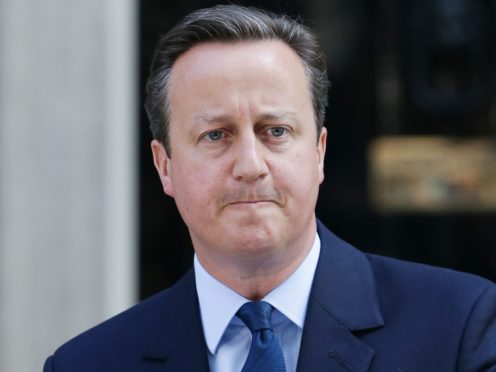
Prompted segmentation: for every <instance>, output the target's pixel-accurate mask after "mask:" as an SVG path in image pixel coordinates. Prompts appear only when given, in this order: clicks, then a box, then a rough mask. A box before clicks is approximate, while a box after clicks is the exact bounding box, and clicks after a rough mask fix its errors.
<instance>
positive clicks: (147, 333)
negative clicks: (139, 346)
mask: <svg viewBox="0 0 496 372" xmlns="http://www.w3.org/2000/svg"><path fill="white" fill-rule="evenodd" d="M168 292H169V293H168V296H169V297H168V298H167V300H166V301H164V304H163V306H159V307H158V311H155V312H154V313H153V314H150V316H149V318H148V319H147V322H146V324H147V327H145V328H146V329H143V339H144V340H146V341H145V342H144V343H143V352H142V357H143V365H144V368H143V370H144V371H145V370H146V371H195V372H196V371H198V372H208V371H209V366H208V358H207V347H206V345H205V338H204V336H203V329H202V325H201V318H200V314H199V305H198V298H197V295H196V285H195V278H194V273H193V270H190V271H189V272H188V273H187V274H186V275H185V276H184V277H183V278H182V279H181V280H180V281H179V282H178V283H177V284H176V285H174V286H173V287H172V288H170V289H169V290H168Z"/></svg>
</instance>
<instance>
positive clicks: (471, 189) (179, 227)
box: [0, 0, 496, 372]
mask: <svg viewBox="0 0 496 372" xmlns="http://www.w3.org/2000/svg"><path fill="white" fill-rule="evenodd" d="M221 3H226V2H219V1H216V2H214V1H203V0H182V1H181V2H171V1H169V2H166V1H158V0H146V1H134V0H104V1H96V0H87V1H84V2H83V1H76V0H75V1H70V2H67V1H63V0H50V1H48V2H44V3H43V4H40V3H39V2H38V1H35V0H21V1H19V0H0V370H1V371H16V372H24V371H25V372H28V371H29V372H30V371H36V370H41V366H42V363H43V360H44V358H45V357H46V356H47V355H48V354H50V353H51V352H53V350H54V348H55V347H56V346H58V345H60V344H61V343H62V342H63V341H65V340H67V339H68V338H70V337H72V336H74V335H76V334H77V333H79V332H81V331H82V330H84V329H86V328H88V327H90V326H92V325H94V324H97V323H99V322H100V321H102V320H103V319H105V318H107V317H109V316H111V315H113V314H116V313H117V312H119V311H121V310H123V309H125V308H127V307H129V306H131V305H132V304H134V303H135V302H137V301H138V300H139V299H141V298H145V297H147V296H149V295H151V294H153V293H155V292H157V291H159V290H161V289H163V288H166V287H168V286H170V285H171V284H172V283H174V282H175V281H176V280H177V279H178V278H179V277H180V276H181V275H182V274H183V273H184V272H185V271H186V270H188V268H189V267H190V265H191V259H192V254H193V251H192V247H191V242H190V239H189V236H188V232H187V229H186V227H185V226H184V224H183V222H182V220H181V218H180V216H179V214H178V212H177V210H176V208H175V205H174V202H173V200H172V199H170V198H168V197H166V196H165V195H164V194H163V193H162V188H161V186H160V182H159V179H158V177H157V176H156V174H155V169H154V167H153V163H152V158H151V153H150V150H149V142H150V140H151V136H150V134H149V131H148V122H147V119H146V117H145V114H144V111H143V109H142V107H143V105H142V102H143V87H144V83H145V80H146V77H147V72H148V68H149V65H150V61H151V57H152V53H153V49H154V47H155V44H156V42H157V41H158V38H159V36H160V35H161V34H164V33H165V32H166V31H167V30H168V29H170V28H171V27H172V26H173V25H174V24H175V23H176V22H177V21H178V20H179V19H181V18H182V17H183V16H184V15H186V14H187V13H189V12H191V11H192V10H195V9H198V8H201V7H207V6H211V5H215V4H221ZM236 3H239V4H243V5H251V6H258V7H262V8H265V9H268V10H271V11H275V12H283V13H287V14H290V15H293V16H297V17H301V18H302V19H303V21H304V22H305V23H306V24H307V25H309V26H311V27H313V28H314V29H315V30H316V31H317V33H318V34H319V36H320V38H321V41H322V45H323V46H324V49H325V51H326V54H327V59H328V71H329V76H330V79H331V81H332V88H331V91H330V96H329V99H330V104H329V109H328V114H327V118H326V127H327V129H328V133H329V134H328V143H327V155H326V162H325V172H326V179H325V181H324V183H323V185H322V186H321V192H320V198H319V202H318V206H317V215H318V217H319V218H320V219H321V220H322V221H323V222H325V223H326V224H327V225H328V226H329V227H330V228H331V229H332V230H333V231H334V232H336V233H337V234H338V235H339V236H341V237H342V238H343V239H345V240H347V241H348V242H350V243H352V244H353V245H355V246H357V247H358V248H360V249H361V250H364V251H367V252H373V253H378V254H384V255H389V256H393V257H398V258H401V259H407V260H412V261H417V262H424V263H427V264H433V265H438V266H444V267H449V268H453V269H456V270H462V271H467V272H471V273H474V274H477V275H481V276H484V277H487V278H489V279H491V280H496V234H495V233H494V231H495V229H496V84H495V83H496V80H495V79H496V64H495V50H496V48H495V47H496V30H495V25H496V22H495V21H496V5H495V1H493V0H477V1H474V0H396V1H393V0H325V1H324V0H305V1H303V0H292V1H281V0H280V1H275V0H274V1H237V2H236Z"/></svg>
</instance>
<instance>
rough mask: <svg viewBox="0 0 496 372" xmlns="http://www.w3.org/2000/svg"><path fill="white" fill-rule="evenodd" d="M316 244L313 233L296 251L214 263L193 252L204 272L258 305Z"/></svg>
mask: <svg viewBox="0 0 496 372" xmlns="http://www.w3.org/2000/svg"><path fill="white" fill-rule="evenodd" d="M314 240H315V232H313V234H312V235H311V236H307V237H304V239H302V240H301V241H299V242H297V243H298V244H297V245H296V246H295V247H291V248H287V249H279V250H277V251H278V252H281V254H279V255H275V256H270V255H269V256H267V255H266V256H259V257H248V258H247V257H243V258H239V257H237V258H236V259H231V260H229V259H225V258H224V259H222V260H215V259H211V258H210V257H208V256H205V255H202V254H201V253H200V252H198V250H197V252H196V254H197V257H198V260H199V261H200V263H201V265H202V266H203V268H204V269H205V270H206V271H207V272H208V273H209V274H210V275H212V276H213V277H214V278H216V279H217V280H219V281H220V282H222V283H224V284H225V285H227V286H228V287H230V288H231V289H232V290H234V291H236V292H237V293H239V294H240V295H241V296H243V297H245V298H247V299H249V300H252V301H258V300H261V299H262V298H264V297H265V296H266V295H267V294H268V293H269V292H270V291H272V290H273V289H274V288H276V287H277V286H279V285H280V284H281V283H282V282H284V281H285V280H286V279H287V278H288V277H289V276H290V275H291V274H292V273H293V272H294V271H295V270H296V269H297V268H298V267H299V266H300V264H301V263H302V262H303V260H304V259H305V257H306V256H307V255H308V253H309V252H310V250H311V248H312V245H313V242H314Z"/></svg>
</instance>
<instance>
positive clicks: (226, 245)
mask: <svg viewBox="0 0 496 372" xmlns="http://www.w3.org/2000/svg"><path fill="white" fill-rule="evenodd" d="M170 108H171V112H170V127H169V136H170V143H171V154H166V152H165V150H164V148H163V146H162V145H161V144H160V143H159V142H157V141H153V142H152V150H153V155H154V161H155V165H156V167H157V170H158V172H159V175H160V178H161V181H162V184H163V188H164V191H165V193H166V194H168V195H170V196H172V197H174V199H175V201H176V204H177V207H178V209H179V212H180V213H181V216H182V218H183V219H184V221H185V223H186V225H187V226H188V228H189V231H190V234H191V238H192V241H193V245H194V247H195V251H196V253H197V255H198V257H199V259H200V260H201V261H202V262H203V263H205V262H207V261H211V262H216V263H217V264H222V263H226V264H227V263H229V261H233V260H239V259H242V260H243V259H244V260H247V261H249V260H251V259H253V260H254V262H255V260H258V261H260V259H262V261H263V260H267V263H268V264H269V263H270V260H272V259H278V257H280V258H281V259H284V258H283V257H285V256H286V255H291V254H295V252H297V251H296V250H298V249H300V250H302V249H309V248H310V247H308V246H305V247H301V245H302V244H306V245H308V243H309V242H310V245H311V243H312V242H313V239H314V236H315V215H314V208H315V204H316V200H317V194H318V189H319V185H320V183H321V182H322V180H323V177H324V175H323V159H324V153H325V138H326V131H325V129H323V131H322V133H321V134H320V136H319V138H318V140H317V132H316V126H315V121H314V113H313V110H312V101H311V96H310V92H309V87H308V81H307V77H306V75H305V72H304V67H303V64H302V62H301V60H300V59H299V57H298V56H297V54H296V53H295V52H294V51H293V50H292V49H290V48H289V47H288V46H287V45H285V44H284V43H282V42H280V41H253V42H239V43H204V44H200V45H198V46H195V47H193V48H192V49H190V50H189V51H187V52H186V53H185V54H183V55H182V56H181V57H180V58H179V59H178V60H177V61H176V63H175V64H174V67H173V69H172V75H171V81H170ZM168 155H170V156H168ZM298 245H300V247H298Z"/></svg>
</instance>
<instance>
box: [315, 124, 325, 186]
mask: <svg viewBox="0 0 496 372" xmlns="http://www.w3.org/2000/svg"><path fill="white" fill-rule="evenodd" d="M326 141H327V129H326V128H325V127H322V130H321V131H320V135H319V140H318V142H317V160H318V162H319V163H318V166H319V184H320V183H322V181H324V157H325V152H326Z"/></svg>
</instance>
